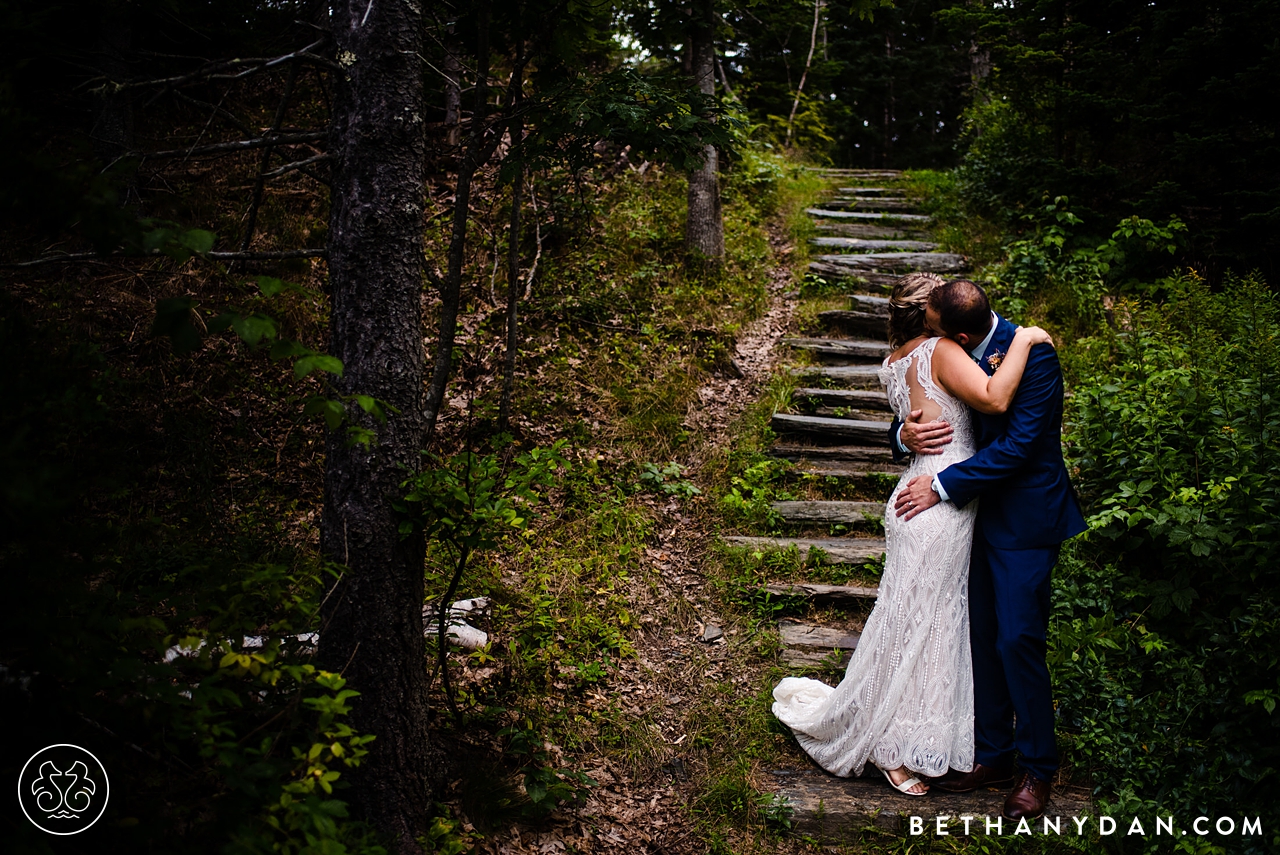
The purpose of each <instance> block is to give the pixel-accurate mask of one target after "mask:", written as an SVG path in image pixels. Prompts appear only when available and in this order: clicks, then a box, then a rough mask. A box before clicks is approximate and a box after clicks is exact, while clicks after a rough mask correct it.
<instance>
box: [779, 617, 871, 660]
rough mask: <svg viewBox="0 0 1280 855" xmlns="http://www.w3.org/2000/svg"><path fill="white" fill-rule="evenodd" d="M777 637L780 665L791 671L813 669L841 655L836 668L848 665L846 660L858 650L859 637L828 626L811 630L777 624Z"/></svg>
mask: <svg viewBox="0 0 1280 855" xmlns="http://www.w3.org/2000/svg"><path fill="white" fill-rule="evenodd" d="M778 634H779V635H780V636H782V655H781V656H780V657H779V658H780V659H781V660H782V664H784V665H790V666H792V667H793V668H797V667H799V668H805V667H808V668H812V667H816V666H818V665H822V664H823V663H824V662H830V661H832V654H833V653H834V652H835V651H839V652H840V660H839V667H841V668H844V667H846V666H847V665H848V664H849V656H850V655H851V654H852V653H853V651H854V649H855V648H856V647H857V646H858V638H859V636H860V635H861V633H859V632H858V631H857V630H853V629H840V628H838V627H831V626H814V625H813V624H808V623H800V622H799V621H791V620H780V621H778Z"/></svg>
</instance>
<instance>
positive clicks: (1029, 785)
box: [1004, 772, 1049, 819]
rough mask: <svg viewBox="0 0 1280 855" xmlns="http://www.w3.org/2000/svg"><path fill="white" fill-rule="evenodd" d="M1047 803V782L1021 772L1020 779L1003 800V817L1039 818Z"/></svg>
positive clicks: (1042, 814)
mask: <svg viewBox="0 0 1280 855" xmlns="http://www.w3.org/2000/svg"><path fill="white" fill-rule="evenodd" d="M1048 804H1049V782H1048V781H1042V780H1040V779H1039V778H1037V777H1036V776H1035V775H1032V774H1031V773H1030V772H1023V773H1022V780H1020V781H1019V782H1018V786H1016V787H1014V788H1013V792H1012V793H1010V794H1009V798H1007V799H1005V800H1004V817H1005V819H1039V818H1040V817H1042V816H1044V809H1045V806H1046V805H1048Z"/></svg>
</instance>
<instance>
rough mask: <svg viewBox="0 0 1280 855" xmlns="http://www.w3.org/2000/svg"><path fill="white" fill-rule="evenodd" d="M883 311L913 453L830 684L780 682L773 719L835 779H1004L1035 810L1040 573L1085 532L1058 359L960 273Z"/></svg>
mask: <svg viewBox="0 0 1280 855" xmlns="http://www.w3.org/2000/svg"><path fill="white" fill-rule="evenodd" d="M889 307H890V308H889V311H890V315H889V344H890V346H891V347H893V348H894V350H893V352H892V353H891V354H889V356H888V357H887V358H886V359H885V362H884V366H883V367H882V368H881V369H880V379H881V382H883V383H884V385H885V386H886V388H887V389H888V393H889V402H890V404H891V405H892V407H893V411H894V414H895V416H896V417H895V419H894V421H893V424H892V426H891V427H890V430H889V436H888V440H889V443H890V445H891V447H892V448H893V454H894V459H895V460H902V459H907V458H908V455H910V457H909V461H910V462H909V465H908V467H907V471H906V473H905V474H904V475H903V476H902V478H901V480H900V481H899V482H898V486H897V488H896V489H895V490H894V491H893V495H892V496H890V498H889V506H888V509H887V510H886V513H885V540H886V547H887V548H886V553H885V567H884V574H883V576H882V578H881V581H880V594H879V597H878V598H877V600H876V605H875V608H874V609H873V610H872V612H871V615H870V617H868V618H867V622H866V626H865V628H864V629H863V633H862V637H861V639H860V640H859V642H858V646H857V649H856V650H855V651H854V653H853V658H852V660H851V661H850V662H849V667H848V669H847V671H846V672H845V677H844V680H843V681H841V683H840V685H839V686H836V687H835V688H832V687H830V686H827V685H826V684H824V683H821V682H818V681H817V680H810V679H807V678H801V677H788V678H786V679H784V680H783V681H782V682H781V683H779V684H778V686H777V687H776V688H775V689H774V691H773V695H774V699H775V703H774V705H773V712H774V715H776V716H777V717H778V718H779V719H780V720H781V721H782V722H783V723H785V724H787V725H788V726H789V727H790V728H791V729H792V730H793V731H794V732H795V734H796V738H797V740H798V741H799V743H800V745H801V746H802V747H803V748H804V749H805V751H807V752H808V753H809V755H810V756H811V757H812V758H813V759H814V760H815V761H817V763H818V764H819V765H820V766H822V767H823V768H824V769H826V770H827V771H829V772H831V773H833V774H835V775H840V776H848V775H852V774H861V772H862V770H863V767H864V765H865V764H866V762H867V760H868V759H869V760H870V761H871V762H872V763H873V764H874V765H875V766H876V767H877V768H879V769H880V770H881V771H882V772H883V773H884V775H885V777H886V778H887V779H888V780H889V783H890V784H891V785H892V786H893V787H894V788H895V789H897V790H898V791H899V792H902V793H905V794H907V795H912V796H923V795H925V794H926V793H927V792H928V790H929V788H930V787H931V786H932V787H937V788H938V789H939V790H943V791H945V792H952V793H964V792H970V791H972V790H976V789H978V788H982V787H996V786H1012V788H1013V789H1012V792H1010V794H1009V796H1008V798H1007V799H1006V800H1005V804H1004V815H1005V816H1006V817H1008V818H1010V819H1021V818H1024V817H1026V818H1028V819H1034V818H1036V817H1038V816H1040V815H1041V814H1043V813H1044V809H1045V806H1046V804H1047V803H1048V801H1049V788H1050V781H1051V780H1052V778H1053V776H1054V774H1055V773H1056V772H1057V769H1058V754H1057V748H1056V745H1055V743H1054V732H1053V720H1054V709H1053V697H1052V691H1051V688H1050V683H1049V669H1048V667H1047V665H1046V663H1045V650H1046V633H1047V630H1048V625H1049V591H1050V575H1051V573H1052V571H1053V566H1054V564H1055V562H1056V561H1057V558H1058V550H1059V547H1060V546H1061V544H1062V542H1063V541H1064V540H1066V539H1068V538H1070V537H1074V536H1075V535H1077V534H1079V533H1081V532H1082V531H1084V530H1085V524H1084V519H1083V517H1082V516H1081V513H1080V507H1079V504H1078V503H1077V501H1076V498H1075V494H1074V492H1073V491H1072V489H1071V484H1070V481H1069V480H1068V478H1067V470H1066V467H1065V466H1064V465H1063V461H1062V446H1061V423H1062V372H1061V369H1060V368H1059V365H1058V357H1057V352H1056V351H1055V350H1054V348H1053V342H1052V340H1051V339H1050V338H1049V335H1048V334H1047V333H1046V332H1045V331H1044V330H1042V329H1039V328H1037V327H1030V328H1018V327H1016V326H1015V325H1014V324H1012V323H1010V322H1009V321H1007V320H1005V319H1004V318H1002V317H1000V316H999V315H997V314H996V313H995V312H993V311H991V307H990V305H989V303H988V301H987V296H986V294H985V293H984V292H983V291H982V289H981V288H979V287H978V286H977V285H975V284H974V283H972V282H969V281H966V280H956V281H952V282H945V281H943V280H942V279H941V277H938V276H934V275H931V274H924V273H913V274H908V275H907V276H904V277H903V278H902V279H900V280H899V281H898V283H897V284H896V286H895V287H894V290H893V295H892V297H891V298H890V301H889ZM1015 754H1017V755H1019V764H1018V765H1019V767H1020V769H1018V768H1016V767H1015V764H1014V757H1015ZM1015 772H1017V774H1015Z"/></svg>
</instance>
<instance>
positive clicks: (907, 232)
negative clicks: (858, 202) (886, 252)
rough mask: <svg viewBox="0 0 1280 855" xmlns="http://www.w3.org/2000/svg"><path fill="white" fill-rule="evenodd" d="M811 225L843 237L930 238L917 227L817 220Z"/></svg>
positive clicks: (821, 230) (825, 232)
mask: <svg viewBox="0 0 1280 855" xmlns="http://www.w3.org/2000/svg"><path fill="white" fill-rule="evenodd" d="M813 225H814V229H815V230H816V231H819V232H823V233H824V234H832V235H842V236H844V237H858V238H869V239H871V238H883V239H886V240H927V239H928V238H930V237H931V235H930V234H929V232H928V231H926V230H924V229H922V228H920V227H918V226H917V227H914V228H913V227H909V226H905V225H892V224H889V223H860V222H856V221H847V220H846V221H837V220H818V221H816V222H815V223H814V224H813Z"/></svg>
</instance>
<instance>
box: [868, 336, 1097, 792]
mask: <svg viewBox="0 0 1280 855" xmlns="http://www.w3.org/2000/svg"><path fill="white" fill-rule="evenodd" d="M996 324H997V326H996V332H995V335H994V336H992V339H991V342H990V344H989V345H988V346H987V349H986V351H985V352H984V353H983V354H982V360H981V364H982V368H983V370H985V371H986V372H987V374H991V373H993V372H994V368H993V366H992V364H991V363H992V360H991V357H992V356H993V355H997V354H998V355H999V356H1003V355H1004V354H1005V353H1008V351H1009V345H1010V344H1011V343H1012V342H1013V335H1014V332H1015V331H1016V330H1017V327H1015V326H1014V325H1013V324H1011V323H1010V322H1009V321H1007V320H1005V319H1004V318H1001V317H998V316H997V319H996ZM973 418H974V433H975V438H976V440H977V447H978V451H977V452H976V453H975V454H974V455H973V456H972V457H970V458H968V459H967V460H962V461H960V462H959V463H954V464H952V465H951V466H948V467H947V468H946V469H944V470H942V472H940V473H938V480H939V481H941V483H942V487H943V489H944V490H946V492H947V496H948V497H949V498H950V500H951V501H953V502H955V503H956V504H957V505H959V506H961V507H963V506H964V505H966V504H968V503H969V502H971V501H973V500H974V499H976V498H978V497H979V496H981V497H982V501H981V503H980V504H979V506H978V519H977V522H976V524H975V527H974V533H973V553H972V556H971V559H970V564H969V635H970V641H971V643H972V647H973V682H974V685H973V691H974V736H975V748H976V753H975V759H976V760H977V762H979V763H981V764H983V765H984V766H998V767H1003V766H1007V765H1009V764H1010V763H1011V762H1012V760H1013V755H1014V749H1015V747H1016V749H1017V750H1018V752H1020V753H1021V755H1022V758H1021V764H1022V766H1023V768H1024V769H1026V770H1027V771H1029V772H1031V773H1032V774H1033V775H1035V776H1036V777H1038V778H1041V779H1043V780H1050V779H1051V778H1052V777H1053V774H1054V772H1056V771H1057V769H1058V752H1057V747H1056V745H1055V743H1054V736H1053V721H1054V714H1053V694H1052V689H1051V687H1050V683H1049V669H1048V667H1047V665H1046V664H1045V651H1046V634H1047V632H1048V627H1049V592H1050V576H1051V574H1052V572H1053V565H1054V564H1055V563H1056V562H1057V560H1058V549H1059V547H1060V546H1061V544H1062V542H1063V541H1064V540H1067V539H1068V538H1071V537H1074V536H1076V535H1077V534H1080V533H1081V532H1083V531H1084V530H1085V528H1086V526H1085V522H1084V517H1083V516H1082V515H1081V513H1080V505H1079V503H1078V502H1077V501H1076V497H1075V493H1074V491H1073V490H1072V488H1071V482H1070V480H1069V479H1068V477H1067V469H1066V466H1065V465H1064V464H1063V461H1062V439H1061V430H1062V428H1061V426H1062V370H1061V368H1060V367H1059V365H1058V354H1057V351H1055V350H1054V349H1053V348H1052V347H1049V346H1048V345H1036V346H1035V347H1033V348H1032V349H1031V355H1030V358H1029V359H1028V360H1027V367H1026V370H1025V371H1024V372H1023V375H1022V382H1021V383H1020V384H1019V386H1018V392H1017V394H1016V395H1015V397H1014V399H1013V403H1012V404H1011V405H1010V406H1009V409H1008V412H1006V413H1004V414H1002V415H987V414H985V413H979V412H976V411H975V412H973ZM898 425H899V422H898V421H897V420H895V421H894V423H893V426H892V427H891V428H890V436H891V440H890V445H891V446H892V447H893V450H894V455H895V456H898V455H899V451H898V447H897V443H896V442H894V441H893V439H892V437H896V435H897V429H898ZM925 513H928V511H925ZM1015 713H1016V721H1017V730H1016V733H1015V731H1014V720H1015Z"/></svg>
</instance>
